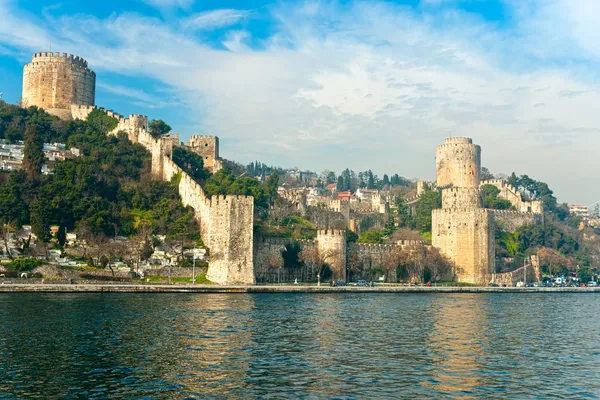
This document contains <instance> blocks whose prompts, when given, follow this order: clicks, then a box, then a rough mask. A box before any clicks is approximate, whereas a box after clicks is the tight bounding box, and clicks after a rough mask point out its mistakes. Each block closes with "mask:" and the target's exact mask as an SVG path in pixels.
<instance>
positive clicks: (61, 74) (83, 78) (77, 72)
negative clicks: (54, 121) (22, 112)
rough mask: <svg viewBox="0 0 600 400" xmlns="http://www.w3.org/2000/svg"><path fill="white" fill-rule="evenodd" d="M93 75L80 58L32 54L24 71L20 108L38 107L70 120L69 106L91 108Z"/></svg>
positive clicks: (94, 74) (70, 55)
mask: <svg viewBox="0 0 600 400" xmlns="http://www.w3.org/2000/svg"><path fill="white" fill-rule="evenodd" d="M95 97H96V73H95V72H94V71H92V70H91V69H89V68H88V63H87V61H85V60H84V59H83V58H81V57H77V56H73V55H72V54H66V53H52V52H50V53H45V52H44V53H35V54H34V55H33V57H32V60H31V62H30V63H29V64H27V65H25V67H24V68H23V96H22V105H23V107H30V106H37V107H40V108H43V109H44V110H46V111H47V112H48V113H50V114H54V115H56V116H58V117H60V118H62V119H70V118H71V104H84V105H90V106H91V105H94V99H95Z"/></svg>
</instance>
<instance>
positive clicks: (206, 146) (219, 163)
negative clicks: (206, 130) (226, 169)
mask: <svg viewBox="0 0 600 400" xmlns="http://www.w3.org/2000/svg"><path fill="white" fill-rule="evenodd" d="M187 147H188V148H189V149H190V150H191V151H193V152H194V153H196V154H198V155H200V156H202V159H203V160H204V167H205V168H206V169H208V170H209V171H210V172H212V173H215V172H217V171H218V170H220V169H221V168H223V160H222V159H221V158H220V157H219V138H218V137H217V136H207V135H193V136H191V137H190V141H189V143H188V144H187Z"/></svg>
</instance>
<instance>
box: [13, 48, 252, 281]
mask: <svg viewBox="0 0 600 400" xmlns="http://www.w3.org/2000/svg"><path fill="white" fill-rule="evenodd" d="M95 85H96V74H95V73H94V72H93V71H92V70H90V69H89V68H88V66H87V62H86V61H85V60H84V59H82V58H80V57H75V56H72V55H67V54H64V53H62V54H61V53H36V54H34V55H33V59H32V62H31V63H29V64H27V65H25V67H24V69H23V106H25V107H29V106H37V107H40V108H43V109H44V110H46V111H47V112H49V113H51V114H53V115H56V116H58V117H59V118H61V119H65V120H68V119H86V118H87V116H88V115H89V114H90V113H91V112H92V111H93V110H95V109H97V107H96V106H95V105H94V98H95ZM99 110H101V111H103V112H105V113H106V114H107V115H109V116H111V117H113V118H115V119H116V120H117V127H116V128H115V129H113V130H112V131H111V132H110V133H109V134H112V135H116V134H118V133H119V132H125V133H126V134H127V137H128V138H129V140H130V141H131V142H133V143H139V144H141V145H142V146H144V147H145V148H146V149H147V150H148V152H150V154H151V155H152V176H153V178H154V179H158V180H164V181H171V179H173V178H177V179H178V180H179V195H180V197H181V201H182V203H183V205H184V206H190V207H191V208H192V209H193V210H194V214H195V217H196V219H197V220H198V222H199V225H200V234H201V237H202V240H203V241H204V243H205V244H206V245H207V246H208V248H209V253H210V263H209V268H208V271H207V278H208V279H210V280H211V281H213V282H215V283H219V284H246V285H247V284H254V283H255V278H254V263H253V226H254V220H253V218H254V198H253V197H251V196H231V195H228V196H212V197H211V198H208V197H207V196H206V195H205V193H204V190H203V189H202V187H201V186H200V185H199V184H198V183H196V182H195V181H194V180H193V179H192V177H191V176H189V175H188V174H187V173H186V172H185V171H183V170H182V169H181V168H180V167H179V166H178V165H176V164H175V162H174V161H173V159H172V157H171V156H172V152H173V146H179V145H180V144H179V143H178V137H177V136H174V135H165V136H163V137H160V138H154V137H153V136H152V135H151V134H150V133H149V132H148V130H147V129H148V117H146V116H145V115H139V114H132V115H130V116H129V118H125V117H124V116H122V115H119V114H117V113H115V112H112V111H107V110H104V109H99ZM209 143H210V145H209ZM218 143H219V142H218V138H216V137H209V136H192V140H191V146H189V147H192V148H194V147H196V152H197V153H198V154H200V155H202V156H203V158H204V159H205V160H207V161H208V162H207V164H208V166H209V167H210V168H211V169H212V170H214V169H215V167H217V168H218V166H219V163H220V159H219V157H218V154H219V153H218ZM202 144H206V145H205V146H202Z"/></svg>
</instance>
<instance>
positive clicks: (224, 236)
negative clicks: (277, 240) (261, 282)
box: [206, 195, 256, 285]
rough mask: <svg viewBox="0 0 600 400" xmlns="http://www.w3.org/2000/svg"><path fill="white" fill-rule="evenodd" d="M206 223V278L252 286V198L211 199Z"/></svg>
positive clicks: (218, 281) (216, 197) (217, 281)
mask: <svg viewBox="0 0 600 400" xmlns="http://www.w3.org/2000/svg"><path fill="white" fill-rule="evenodd" d="M209 224H210V226H209V232H210V263H209V268H208V273H207V274H206V277H207V278H208V279H209V280H211V281H213V282H215V283H219V284H245V285H248V284H254V283H255V282H256V281H255V277H254V264H253V256H252V253H253V246H252V244H253V235H254V232H253V231H254V198H253V197H252V196H247V197H246V196H231V195H228V196H212V198H211V206H210V218H209Z"/></svg>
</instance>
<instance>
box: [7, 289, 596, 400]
mask: <svg viewBox="0 0 600 400" xmlns="http://www.w3.org/2000/svg"><path fill="white" fill-rule="evenodd" d="M0 304H2V308H1V310H0V398H2V399H4V398H8V399H14V398H25V399H35V398H44V399H47V398H61V399H62V398H81V399H84V398H92V399H93V398H128V399H129V398H156V399H184V398H228V399H229V398H244V399H251V398H307V399H309V398H319V399H320V398H369V399H388V398H409V399H420V398H474V397H489V398H499V399H500V398H568V399H573V398H583V397H587V398H598V397H599V396H600V341H599V339H600V337H599V336H600V321H599V319H598V316H599V315H600V306H599V304H600V298H599V297H598V296H596V295H594V294H548V293H544V294H437V295H436V294H380V295H373V294H278V295H251V294H230V295H229V294H210V295H209V294H189V295H188V294H154V295H153V294H2V295H0Z"/></svg>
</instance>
